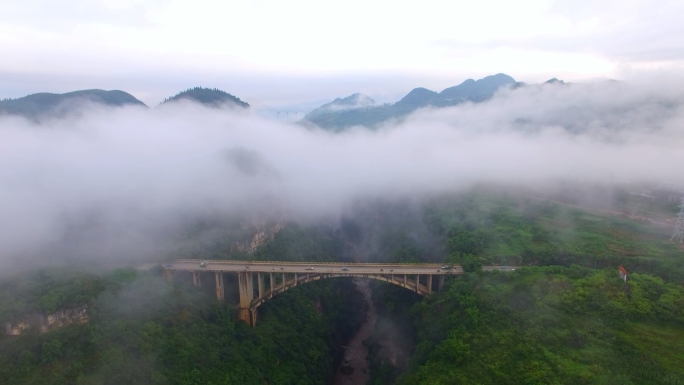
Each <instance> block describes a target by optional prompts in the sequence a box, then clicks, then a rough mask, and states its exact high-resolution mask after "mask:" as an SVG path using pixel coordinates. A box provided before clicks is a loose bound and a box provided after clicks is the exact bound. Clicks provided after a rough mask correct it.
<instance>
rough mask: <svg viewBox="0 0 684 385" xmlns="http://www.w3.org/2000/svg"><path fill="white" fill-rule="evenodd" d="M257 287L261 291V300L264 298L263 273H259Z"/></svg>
mask: <svg viewBox="0 0 684 385" xmlns="http://www.w3.org/2000/svg"><path fill="white" fill-rule="evenodd" d="M257 287H258V290H259V298H261V297H263V296H264V293H265V290H264V275H263V274H262V273H257Z"/></svg>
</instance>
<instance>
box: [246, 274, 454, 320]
mask: <svg viewBox="0 0 684 385" xmlns="http://www.w3.org/2000/svg"><path fill="white" fill-rule="evenodd" d="M254 275H256V279H257V295H254V288H253V280H254ZM267 275H268V276H269V288H268V290H266V285H265V276H267ZM278 275H281V274H278V273H275V274H273V273H271V274H268V273H249V272H241V273H239V275H238V281H239V288H240V289H239V291H240V318H241V319H242V320H243V321H245V322H247V323H249V324H251V325H252V326H255V325H256V321H257V308H258V307H259V306H261V305H262V304H263V303H264V302H266V301H268V300H269V299H271V298H273V297H275V296H277V295H279V294H282V293H284V292H286V291H287V290H289V289H291V288H293V287H296V286H299V285H303V284H306V283H308V282H313V281H319V280H321V279H329V278H345V277H350V278H366V279H374V280H377V281H381V282H388V283H391V284H393V285H397V286H399V287H403V288H405V289H407V290H410V291H412V292H414V293H417V294H419V295H422V296H427V295H430V294H432V293H433V292H434V291H439V290H441V288H442V286H443V285H444V275H437V276H436V277H435V278H436V279H433V275H431V274H427V275H426V274H423V275H408V274H361V273H291V274H282V275H281V277H282V278H281V280H280V282H276V281H277V278H276V277H277V276H278ZM421 276H423V277H425V278H424V279H423V281H424V284H423V283H421V278H420V277H421ZM250 294H252V295H253V297H252V298H249V297H250Z"/></svg>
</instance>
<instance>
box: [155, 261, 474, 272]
mask: <svg viewBox="0 0 684 385" xmlns="http://www.w3.org/2000/svg"><path fill="white" fill-rule="evenodd" d="M200 262H201V261H200V260H188V259H184V260H179V261H176V262H172V263H170V264H168V265H170V266H165V267H164V268H165V269H168V270H180V271H212V272H219V271H221V272H245V271H249V272H254V273H311V274H316V273H336V274H342V275H344V274H349V275H352V274H421V275H422V274H430V275H446V274H463V269H462V268H461V266H458V265H456V266H454V267H453V268H452V269H442V265H440V264H397V263H387V264H383V263H340V262H268V261H258V262H257V261H228V260H219V261H216V260H212V261H207V266H206V267H201V266H200ZM309 267H312V268H313V270H311V269H308V270H307V268H309ZM345 267H346V268H347V269H348V270H342V269H343V268H345Z"/></svg>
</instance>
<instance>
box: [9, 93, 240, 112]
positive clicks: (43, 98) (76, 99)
mask: <svg viewBox="0 0 684 385" xmlns="http://www.w3.org/2000/svg"><path fill="white" fill-rule="evenodd" d="M180 100H191V101H193V102H196V103H200V104H203V105H205V106H210V107H221V106H225V105H229V106H230V105H234V106H238V107H242V108H249V104H248V103H245V102H243V101H242V100H240V98H238V97H236V96H233V95H231V94H229V93H227V92H224V91H221V90H219V89H217V88H213V89H211V88H202V87H195V88H191V89H188V90H185V91H183V92H180V93H178V94H176V95H174V96H172V97H169V98H166V99H165V100H164V101H163V102H162V104H168V103H171V102H175V101H180ZM85 103H93V104H99V105H104V106H110V107H122V106H141V107H147V105H145V103H143V102H141V101H140V100H138V99H136V98H135V97H134V96H133V95H131V94H129V93H127V92H124V91H119V90H112V91H105V90H100V89H92V90H80V91H73V92H67V93H64V94H54V93H48V92H42V93H37V94H31V95H28V96H24V97H21V98H17V99H4V100H1V101H0V116H2V115H18V116H23V117H25V118H28V119H32V120H41V119H44V118H49V117H60V116H64V115H67V114H69V113H72V112H74V111H76V110H78V109H79V108H82V107H83V105H84V104H85Z"/></svg>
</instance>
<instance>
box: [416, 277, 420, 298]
mask: <svg viewBox="0 0 684 385" xmlns="http://www.w3.org/2000/svg"><path fill="white" fill-rule="evenodd" d="M419 288H420V275H416V293H418V294H420V290H419Z"/></svg>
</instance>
